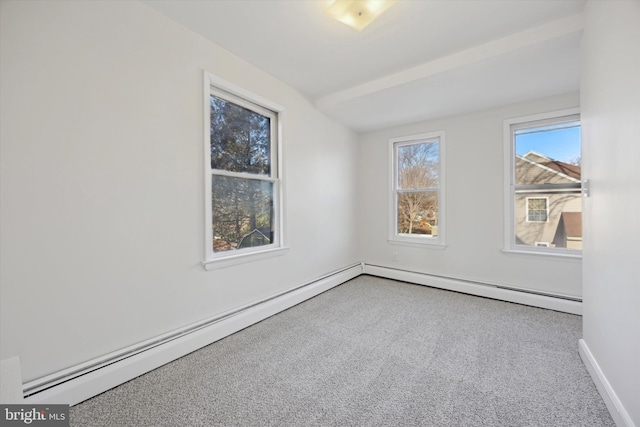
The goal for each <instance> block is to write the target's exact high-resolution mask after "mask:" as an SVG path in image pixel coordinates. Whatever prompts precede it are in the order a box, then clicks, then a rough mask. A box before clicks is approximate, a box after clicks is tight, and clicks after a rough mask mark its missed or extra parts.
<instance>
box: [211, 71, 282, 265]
mask: <svg viewBox="0 0 640 427" xmlns="http://www.w3.org/2000/svg"><path fill="white" fill-rule="evenodd" d="M203 76H204V77H203V82H204V93H203V95H204V97H203V98H204V108H203V115H204V121H203V123H204V133H203V137H204V193H205V194H204V201H205V203H204V207H205V215H204V217H205V218H204V236H205V240H204V261H203V262H202V265H203V266H204V268H205V270H215V269H219V268H224V267H228V266H230V265H237V264H239V263H244V262H249V261H253V260H255V259H262V258H265V257H271V256H274V254H278V255H284V254H285V253H286V252H287V248H286V242H285V231H284V228H285V222H284V207H285V206H284V200H283V199H284V197H283V195H284V179H283V175H282V173H283V167H282V165H283V160H282V158H283V157H282V147H283V143H282V140H283V128H284V121H285V109H284V107H282V106H280V105H279V104H276V103H274V102H272V101H270V100H268V99H266V98H263V97H261V96H259V95H257V94H255V93H253V92H251V91H249V90H246V89H244V88H242V87H240V86H238V85H236V84H234V83H231V82H229V81H227V80H224V79H222V78H220V77H218V76H216V75H213V74H211V73H209V72H207V71H204V72H203ZM212 94H213V95H214V96H217V97H220V98H223V99H225V100H227V101H229V102H232V103H235V104H238V105H241V106H243V107H245V108H248V109H250V110H252V111H255V112H257V113H259V114H262V115H265V116H268V117H270V119H271V120H270V124H271V135H272V136H273V138H272V140H271V168H272V169H271V174H270V176H261V175H255V174H248V173H235V172H226V171H218V170H212V169H211V153H210V135H209V133H210V120H211V117H210V101H209V97H210V95H212ZM212 175H223V176H230V177H238V178H245V179H255V180H261V181H267V182H271V183H273V185H274V190H273V199H274V200H273V206H274V209H273V211H274V216H275V218H274V223H275V230H274V231H275V233H274V241H273V242H271V244H269V245H264V246H261V247H256V248H245V249H242V250H241V251H240V253H237V251H229V252H219V253H215V252H213V248H212V244H211V242H212V241H213V230H212V228H211V221H212V207H211V177H212ZM260 254H263V255H264V256H260Z"/></svg>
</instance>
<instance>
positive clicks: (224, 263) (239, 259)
mask: <svg viewBox="0 0 640 427" xmlns="http://www.w3.org/2000/svg"><path fill="white" fill-rule="evenodd" d="M288 251H289V248H288V247H282V248H275V249H267V250H264V251H260V252H250V253H245V254H239V255H229V256H225V257H223V258H216V259H209V260H207V261H204V262H203V263H202V266H203V267H204V269H205V270H207V271H212V270H220V269H221V268H227V267H232V266H234V265H240V264H246V263H248V262H253V261H258V260H261V259H267V258H273V257H277V256H282V255H284V254H286V253H287V252H288Z"/></svg>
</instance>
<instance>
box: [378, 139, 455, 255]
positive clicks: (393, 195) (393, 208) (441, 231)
mask: <svg viewBox="0 0 640 427" xmlns="http://www.w3.org/2000/svg"><path fill="white" fill-rule="evenodd" d="M435 141H437V142H438V187H437V188H435V189H434V188H429V189H423V190H425V191H437V192H438V236H437V237H433V236H418V235H416V236H410V235H400V234H399V233H397V231H398V230H397V224H398V208H397V194H398V193H399V191H398V189H397V187H398V181H397V180H398V168H397V166H398V165H397V160H396V157H397V147H401V146H403V145H411V144H419V143H422V142H435ZM446 146H447V144H446V133H445V131H444V130H440V131H435V132H427V133H420V134H414V135H407V136H401V137H396V138H391V139H389V165H390V166H389V171H390V174H391V176H390V178H391V179H390V180H389V183H390V184H389V224H388V230H389V231H388V233H389V239H388V240H389V241H393V242H396V243H399V244H402V243H404V244H408V245H411V246H416V247H432V246H433V247H439V248H444V247H446V244H445V233H446V215H445V208H446V206H445V198H446V194H445V187H446V186H445V182H446V176H445V163H446Z"/></svg>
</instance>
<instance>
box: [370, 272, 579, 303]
mask: <svg viewBox="0 0 640 427" xmlns="http://www.w3.org/2000/svg"><path fill="white" fill-rule="evenodd" d="M364 274H369V275H371V276H378V277H384V278H387V279H394V280H400V281H403V282H409V283H415V284H418V285H425V286H431V287H434V288H439V289H446V290H449V291H456V292H462V293H465V294H470V295H476V296H481V297H486V298H493V299H497V300H501V301H508V302H515V303H518V304H524V305H530V306H533V307H540V308H546V309H550V310H556V311H561V312H564V313H570V314H578V315H581V314H582V302H580V301H574V300H570V299H564V298H559V297H553V296H547V295H539V294H535V293H530V292H524V291H518V290H514V289H505V288H501V287H498V286H496V285H491V284H482V283H478V282H470V281H465V280H460V279H453V278H446V277H441V276H434V275H430V274H426V273H417V272H413V271H407V270H401V269H395V268H389V267H384V266H378V265H371V264H365V265H364Z"/></svg>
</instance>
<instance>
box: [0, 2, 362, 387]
mask: <svg viewBox="0 0 640 427" xmlns="http://www.w3.org/2000/svg"><path fill="white" fill-rule="evenodd" d="M0 7H1V9H0V14H1V21H0V29H1V34H0V40H1V45H0V47H1V61H2V62H1V69H0V77H1V83H0V84H1V86H0V94H1V104H0V108H1V118H2V130H1V134H0V135H1V147H0V150H1V151H0V156H1V160H0V161H1V163H0V165H1V168H0V169H1V188H0V190H1V199H0V204H1V210H0V220H1V223H0V227H1V229H0V232H1V234H2V240H1V248H0V249H1V255H0V256H1V258H0V265H1V269H0V279H1V286H2V287H1V301H2V303H1V304H2V305H1V310H0V311H1V313H2V314H1V316H2V318H1V328H2V329H1V334H0V336H1V343H0V348H1V354H0V359H5V358H7V357H11V356H19V357H20V360H21V361H22V372H23V380H24V381H25V382H26V381H30V380H33V379H36V378H39V377H41V376H44V375H46V374H50V373H52V372H55V371H58V370H60V369H63V368H66V367H69V366H73V365H75V364H77V363H80V362H83V361H86V360H89V359H92V358H94V357H98V356H101V355H104V354H106V353H109V352H111V351H115V350H118V349H120V348H123V347H126V346H128V345H131V344H134V343H137V342H140V341H143V340H146V339H148V338H152V337H155V336H157V335H160V334H162V333H165V332H168V331H170V330H173V329H176V328H179V327H182V326H184V325H188V324H190V323H192V322H195V321H198V320H201V319H204V318H207V317H210V316H213V315H216V314H219V313H221V312H224V311H227V310H230V309H233V308H236V307H239V306H242V305H244V304H248V303H251V302H253V301H256V300H259V299H261V298H265V297H268V296H271V295H273V294H275V293H278V292H281V291H284V290H287V289H290V288H292V287H294V286H298V285H301V284H303V283H306V282H307V281H310V280H313V279H315V278H318V277H320V276H322V275H324V274H327V273H329V272H332V271H334V270H337V269H339V268H342V267H345V266H347V265H349V264H351V263H354V262H357V261H359V257H358V252H357V249H358V248H357V229H356V228H357V227H356V222H355V220H356V217H355V213H356V210H355V202H356V201H355V198H356V197H355V192H356V185H355V183H356V181H357V178H356V176H355V172H354V168H353V167H352V165H353V164H355V163H356V162H357V154H358V153H357V150H358V146H357V136H356V135H355V134H354V133H353V132H352V131H350V130H348V129H346V128H345V127H343V126H341V125H338V124H336V123H335V122H334V121H332V120H330V119H327V118H326V117H324V116H323V115H321V114H320V113H318V112H317V111H316V110H315V109H314V108H313V107H312V106H311V105H310V104H309V103H308V102H307V101H306V100H305V99H304V98H303V97H302V96H301V95H299V94H298V93H297V92H296V91H294V90H293V89H291V88H290V87H288V86H286V85H284V84H283V83H281V82H279V81H277V80H275V79H274V78H272V77H270V76H268V75H267V74H265V73H263V72H261V71H260V70H258V69H256V68H254V67H252V66H250V65H249V64H247V63H245V62H243V61H242V60H240V59H239V58H237V57H235V56H233V55H231V54H230V53H228V52H227V51H225V50H223V49H221V48H220V47H218V46H216V45H214V44H212V43H210V42H208V41H207V40H205V39H203V38H201V37H200V36H198V35H195V34H194V33H191V32H190V31H188V30H186V29H184V28H183V27H181V26H179V25H177V24H175V23H173V22H172V21H170V20H168V19H166V18H164V17H162V16H161V15H159V14H157V13H156V12H155V11H153V10H151V9H150V8H148V7H147V6H144V5H143V4H140V3H138V2H129V1H127V2H115V1H106V2H101V1H91V2H59V1H32V2H23V1H4V0H3V1H2V2H1V6H0ZM203 70H207V71H209V72H211V73H214V74H216V75H218V76H220V77H222V78H223V79H226V80H228V81H230V82H232V83H235V84H238V85H240V86H242V87H244V88H245V89H247V90H250V91H253V92H254V93H256V94H257V95H259V96H261V97H264V98H267V99H270V100H271V101H273V102H275V103H277V104H280V105H282V106H284V107H285V108H286V122H285V127H284V179H285V197H286V201H285V203H286V209H285V216H286V236H287V237H288V245H289V246H290V247H291V250H290V251H289V252H288V253H287V254H286V255H285V256H282V257H277V258H273V259H269V260H263V261H258V262H255V263H251V264H247V265H243V266H239V267H231V268H227V269H223V270H217V271H212V272H206V271H205V270H204V269H203V267H202V265H201V262H202V260H203V247H204V231H203V228H204V219H203V218H204V203H205V199H204V197H203V191H204V190H203V184H204V183H203V181H204V179H203V162H204V161H203V158H202V156H203V151H204V150H203V140H204V135H203V124H202V120H203V111H202V108H203V107H202V105H203V93H202V92H203ZM310 254H313V256H312V257H310V256H309V255H310Z"/></svg>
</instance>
